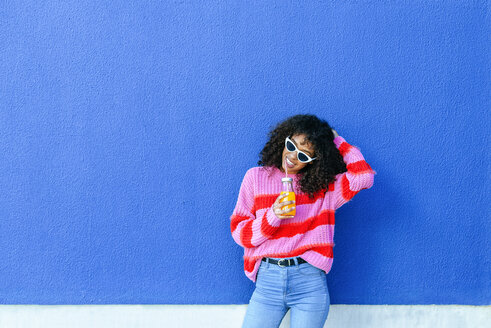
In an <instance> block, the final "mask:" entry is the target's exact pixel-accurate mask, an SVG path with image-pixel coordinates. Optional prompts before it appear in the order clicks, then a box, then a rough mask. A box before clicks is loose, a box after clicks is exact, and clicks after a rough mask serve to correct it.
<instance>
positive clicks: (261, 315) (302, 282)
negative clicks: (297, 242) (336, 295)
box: [242, 257, 330, 328]
mask: <svg viewBox="0 0 491 328" xmlns="http://www.w3.org/2000/svg"><path fill="white" fill-rule="evenodd" d="M290 258H292V257H290ZM329 305H330V298H329V291H328V290H327V281H326V273H325V272H324V271H323V270H321V269H319V268H316V267H315V266H313V265H311V264H309V263H302V264H298V263H297V261H295V265H293V266H289V267H280V266H278V265H276V264H271V263H269V262H261V266H260V267H259V271H258V274H257V279H256V289H255V290H254V293H252V297H251V299H250V301H249V305H248V306H247V311H246V315H245V318H244V322H243V324H242V328H277V327H279V325H280V323H281V320H282V319H283V317H284V316H285V314H286V312H287V311H288V309H291V317H290V319H291V328H304V327H305V328H322V327H324V324H325V322H326V319H327V314H328V312H329Z"/></svg>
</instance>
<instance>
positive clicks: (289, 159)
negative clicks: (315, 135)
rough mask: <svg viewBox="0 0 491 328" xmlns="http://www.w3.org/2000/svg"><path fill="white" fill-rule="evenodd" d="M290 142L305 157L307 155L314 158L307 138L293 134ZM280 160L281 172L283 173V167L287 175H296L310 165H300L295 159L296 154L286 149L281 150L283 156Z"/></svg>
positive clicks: (312, 149)
mask: <svg viewBox="0 0 491 328" xmlns="http://www.w3.org/2000/svg"><path fill="white" fill-rule="evenodd" d="M290 139H291V141H293V143H294V144H295V146H297V149H298V150H300V151H303V152H304V153H306V154H307V155H309V156H310V157H311V158H314V157H315V156H314V147H313V146H312V144H311V143H310V142H309V141H308V140H307V136H306V135H305V134H295V135H293V136H292V137H290ZM281 158H282V164H281V167H282V171H283V172H285V166H286V169H287V171H288V174H297V173H298V172H299V171H300V170H302V169H303V168H304V167H305V166H307V165H310V164H312V162H309V163H302V162H300V161H299V160H298V157H297V152H296V151H293V152H290V151H288V149H286V147H284V148H283V156H281Z"/></svg>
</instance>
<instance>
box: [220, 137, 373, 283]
mask: <svg viewBox="0 0 491 328" xmlns="http://www.w3.org/2000/svg"><path fill="white" fill-rule="evenodd" d="M334 144H335V145H336V147H337V148H338V150H339V152H340V153H341V155H342V156H343V160H344V162H345V163H346V166H347V169H348V171H347V172H344V173H340V174H338V175H336V181H335V182H333V183H331V184H329V185H328V188H327V189H324V190H320V191H318V192H316V193H315V194H314V198H312V199H311V198H309V197H308V195H307V194H305V193H302V192H301V191H300V190H299V188H298V187H299V186H298V178H299V176H297V175H293V174H289V176H290V177H291V178H293V186H294V191H295V195H296V204H295V205H296V214H295V217H294V218H290V219H279V218H278V217H276V215H275V214H274V212H273V210H272V208H271V207H272V205H273V203H274V202H275V200H276V198H277V197H278V195H279V194H280V192H281V190H282V183H281V178H282V177H284V176H285V174H284V173H283V172H281V171H280V170H279V169H278V168H276V167H253V168H251V169H249V170H248V171H247V172H246V174H245V176H244V179H243V181H242V185H241V187H240V191H239V197H238V200H237V204H236V206H235V209H234V211H233V213H232V216H231V217H230V228H231V231H232V237H233V239H234V240H235V242H236V243H237V244H239V245H240V246H242V247H243V248H244V271H245V275H246V276H247V277H248V278H249V279H250V280H252V281H253V282H256V274H257V271H258V269H259V265H260V263H261V259H262V258H263V257H273V258H287V257H294V256H301V257H302V258H303V259H304V260H306V261H307V262H309V263H310V264H312V265H313V266H315V267H318V268H320V269H322V270H324V271H325V272H326V273H328V272H329V271H330V269H331V266H332V261H333V246H334V213H335V211H336V210H337V209H338V208H339V207H341V206H342V205H344V204H345V203H347V202H348V201H349V200H351V199H352V198H353V197H354V196H355V195H356V194H357V193H358V192H359V191H360V190H362V189H368V188H370V187H371V186H372V185H373V178H374V175H375V174H376V172H375V171H374V170H373V169H372V168H371V167H370V165H369V164H368V163H367V162H366V161H365V159H364V157H363V155H362V154H361V152H360V150H359V149H358V148H357V147H355V146H352V145H350V144H348V143H347V142H346V140H345V139H344V138H343V137H341V136H338V137H336V138H335V139H334Z"/></svg>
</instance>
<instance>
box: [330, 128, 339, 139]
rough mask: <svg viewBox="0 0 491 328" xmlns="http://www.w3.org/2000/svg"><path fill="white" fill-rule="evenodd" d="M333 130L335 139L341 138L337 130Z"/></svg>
mask: <svg viewBox="0 0 491 328" xmlns="http://www.w3.org/2000/svg"><path fill="white" fill-rule="evenodd" d="M331 130H332V133H334V138H336V137H339V134H338V133H337V132H336V130H334V129H331Z"/></svg>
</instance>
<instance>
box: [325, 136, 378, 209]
mask: <svg viewBox="0 0 491 328" xmlns="http://www.w3.org/2000/svg"><path fill="white" fill-rule="evenodd" d="M334 144H335V145H336V147H337V148H338V150H339V152H340V153H341V156H343V160H344V162H345V163H346V168H347V170H348V171H347V172H344V173H340V174H338V175H337V176H336V181H335V182H334V196H335V197H334V198H335V199H334V209H335V210H336V209H338V208H340V207H341V206H343V205H344V204H346V203H347V202H348V201H350V200H351V199H352V198H353V197H354V196H355V195H356V194H357V193H358V192H359V191H360V190H363V189H368V188H371V187H372V186H373V178H374V176H375V174H376V172H375V171H374V170H373V169H372V168H371V167H370V165H369V164H368V163H367V162H366V161H365V158H364V157H363V155H362V154H361V152H360V150H359V149H358V148H357V147H355V146H352V145H350V144H349V143H347V142H346V140H345V139H344V138H343V137H341V136H337V137H336V138H334Z"/></svg>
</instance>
